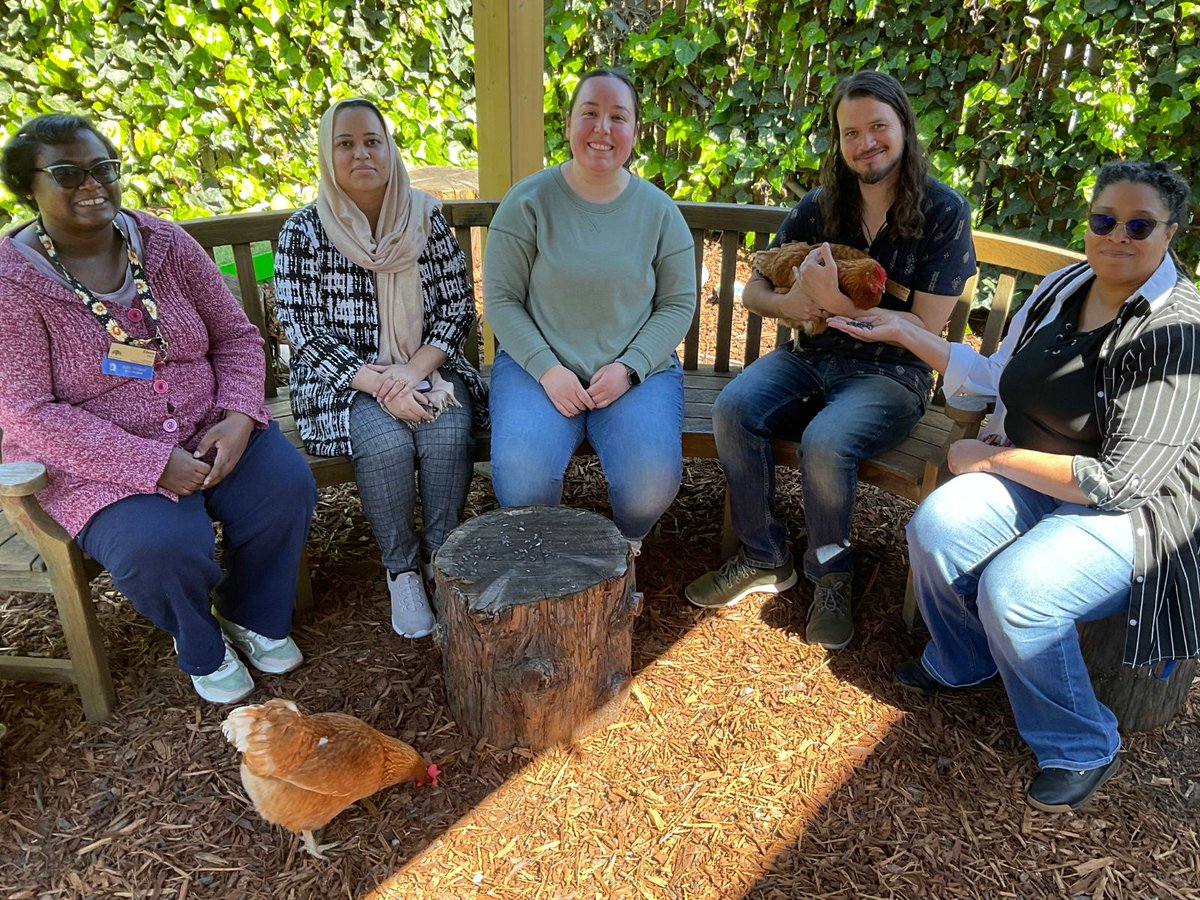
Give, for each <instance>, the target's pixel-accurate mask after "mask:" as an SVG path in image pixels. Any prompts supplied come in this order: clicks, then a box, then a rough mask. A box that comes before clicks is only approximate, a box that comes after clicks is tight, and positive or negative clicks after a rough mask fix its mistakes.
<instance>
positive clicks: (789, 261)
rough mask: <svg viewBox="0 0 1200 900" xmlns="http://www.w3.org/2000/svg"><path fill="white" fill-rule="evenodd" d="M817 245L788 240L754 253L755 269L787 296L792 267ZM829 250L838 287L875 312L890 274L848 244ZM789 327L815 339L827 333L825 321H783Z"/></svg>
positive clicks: (790, 283) (792, 276)
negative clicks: (836, 274)
mask: <svg viewBox="0 0 1200 900" xmlns="http://www.w3.org/2000/svg"><path fill="white" fill-rule="evenodd" d="M818 246H820V245H818V244H806V243H804V242H803V241H789V242H788V243H786V244H783V245H782V246H780V247H772V248H771V249H770V250H760V251H758V252H757V253H755V254H754V268H756V269H757V270H758V271H759V272H760V273H762V275H764V276H765V277H766V279H767V280H768V281H770V282H771V284H772V285H773V286H774V288H775V293H777V294H786V293H787V292H788V291H789V290H790V289H791V287H792V284H793V283H794V282H795V280H796V278H795V276H794V275H793V274H792V267H793V266H798V265H800V263H802V262H804V259H805V257H807V256H808V254H809V252H810V251H811V250H814V249H816V247H818ZM829 249H830V251H831V252H832V254H833V259H834V262H836V263H837V272H838V287H839V288H840V289H841V291H842V293H843V294H845V295H846V296H847V297H849V298H850V299H851V300H852V301H853V302H854V305H855V306H856V307H858V308H859V309H874V308H875V307H876V306H878V305H879V301H880V300H881V299H882V298H883V290H884V287H885V286H886V285H887V272H885V271H884V269H883V266H881V265H880V264H879V263H878V262H876V261H875V260H874V259H872V258H871V257H870V256H868V255H867V254H866V253H864V252H863V251H862V250H856V249H855V248H853V247H847V246H846V245H845V244H830V245H829ZM780 321H781V322H783V323H784V324H785V325H787V326H788V327H789V328H802V329H803V330H804V333H805V334H807V335H809V336H812V335H814V334H820V333H821V332H822V331H824V330H825V328H826V325H825V320H824V319H780Z"/></svg>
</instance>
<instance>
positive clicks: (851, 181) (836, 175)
mask: <svg viewBox="0 0 1200 900" xmlns="http://www.w3.org/2000/svg"><path fill="white" fill-rule="evenodd" d="M859 97H873V98H874V99H876V100H878V101H880V102H881V103H886V104H887V105H888V106H890V107H891V108H892V109H894V110H895V111H896V115H897V116H899V118H900V125H901V127H902V128H903V129H904V155H903V156H902V157H901V158H900V169H899V172H900V177H899V179H898V180H897V182H896V198H895V200H894V201H893V202H892V207H891V209H889V210H888V214H887V221H888V227H889V228H890V229H891V230H892V231H894V232H895V233H897V234H899V235H900V236H902V237H921V235H922V233H923V231H924V227H925V216H924V214H923V213H922V211H921V206H922V204H923V203H924V201H925V181H926V179H927V178H928V176H929V160H928V158H927V157H926V156H925V148H924V147H922V146H921V141H920V140H919V139H918V138H917V117H916V115H915V114H914V113H913V108H912V104H911V103H909V101H908V94H906V93H905V92H904V86H903V85H902V84H900V82H899V81H897V80H896V79H895V78H893V77H892V76H891V75H888V74H886V73H884V72H875V71H869V70H868V71H862V72H855V73H854V74H853V75H851V76H850V77H849V78H843V79H842V80H841V81H840V82H838V85H837V87H835V88H834V89H833V96H832V97H831V98H830V99H829V151H828V152H827V153H826V154H825V158H824V159H823V160H821V172H820V184H821V192H820V194H818V195H817V202H818V204H819V205H820V208H821V219H822V220H823V221H824V223H825V228H826V230H827V231H828V232H829V233H830V234H831V235H839V236H847V235H852V234H856V233H857V232H858V230H859V229H860V228H861V227H862V193H861V191H859V189H858V176H857V175H855V174H854V172H853V171H851V169H850V167H849V166H848V165H846V160H845V159H844V158H843V157H842V147H841V143H842V142H841V134H840V129H839V128H838V118H837V112H838V107H839V106H840V105H841V103H842V101H843V100H857V99H858V98H859Z"/></svg>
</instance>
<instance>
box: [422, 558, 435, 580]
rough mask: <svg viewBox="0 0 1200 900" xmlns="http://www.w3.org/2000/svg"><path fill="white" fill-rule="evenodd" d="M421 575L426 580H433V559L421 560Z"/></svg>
mask: <svg viewBox="0 0 1200 900" xmlns="http://www.w3.org/2000/svg"><path fill="white" fill-rule="evenodd" d="M421 577H422V578H424V579H425V580H426V581H427V582H428V581H433V560H430V561H429V562H425V560H421Z"/></svg>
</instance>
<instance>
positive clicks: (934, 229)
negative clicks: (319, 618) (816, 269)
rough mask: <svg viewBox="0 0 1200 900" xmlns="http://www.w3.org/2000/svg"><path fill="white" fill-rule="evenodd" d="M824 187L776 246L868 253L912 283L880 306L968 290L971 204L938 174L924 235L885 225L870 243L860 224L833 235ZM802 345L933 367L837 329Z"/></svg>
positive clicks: (904, 307) (797, 211)
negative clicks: (839, 247)
mask: <svg viewBox="0 0 1200 900" xmlns="http://www.w3.org/2000/svg"><path fill="white" fill-rule="evenodd" d="M821 190H822V189H821V188H813V189H812V190H811V191H809V192H808V193H807V194H805V195H804V196H803V197H802V198H801V199H800V202H799V203H797V204H796V205H795V206H794V207H792V210H791V212H789V213H788V214H787V218H785V219H784V220H783V223H782V224H781V225H780V226H779V230H778V231H777V232H776V233H775V237H774V238H773V239H772V241H771V246H772V247H778V246H780V245H781V244H786V243H787V242H788V241H804V242H805V243H806V244H820V243H822V242H824V241H830V242H832V243H836V244H845V245H846V246H848V247H854V248H855V249H857V250H862V251H864V252H866V253H867V254H868V255H870V257H871V258H872V259H874V260H875V261H876V262H878V263H879V264H880V265H881V266H883V268H884V271H885V272H887V277H888V281H889V282H894V283H895V284H897V285H901V286H903V287H905V288H908V296H907V297H904V298H901V297H897V296H895V295H894V294H893V293H891V292H890V290H889V292H888V293H885V294H884V295H883V299H882V300H881V301H880V303H879V306H880V308H882V309H895V310H900V311H903V312H911V311H912V292H914V291H921V292H923V293H927V294H938V295H941V296H944V297H957V296H959V295H960V294H961V293H962V292H963V288H964V287H965V286H966V284H967V279H969V278H970V277H971V276H972V275H974V274H975V269H976V265H975V243H974V241H973V240H972V238H971V205H970V204H969V203H968V202H967V201H966V198H964V197H963V196H962V195H961V194H959V193H958V192H957V191H955V190H954V189H953V188H951V187H949V186H948V185H945V184H943V183H942V182H940V181H938V180H937V179H936V178H933V177H929V178H928V180H927V181H926V184H925V201H924V203H923V204H922V206H921V213H922V216H923V217H924V220H925V221H924V227H923V230H922V233H921V236H920V237H901V236H900V235H898V234H896V233H895V232H893V231H892V229H891V227H890V226H889V225H884V227H883V228H881V229H880V231H879V234H877V235H876V236H875V240H874V241H871V242H870V243H868V242H867V238H866V236H865V235H864V234H863V233H862V229H861V228H859V229H855V231H854V233H853V234H832V233H831V232H829V231H828V230H827V229H826V228H825V224H824V222H823V220H822V219H821V206H820V203H819V202H818V198H819V197H820V195H821ZM890 288H891V285H889V289H890ZM803 346H804V349H806V350H811V351H823V352H826V353H833V354H836V355H838V356H844V357H851V358H855V359H870V360H873V361H875V362H880V363H901V364H903V365H907V366H915V367H918V368H920V369H922V370H923V371H925V372H928V371H929V367H928V366H926V365H925V364H924V363H923V362H921V361H920V360H919V359H917V358H916V357H915V356H913V354H911V353H909V352H908V351H907V350H905V349H904V348H903V347H897V346H895V345H893V344H883V343H867V342H865V341H860V340H858V339H856V338H854V337H851V336H850V335H848V334H843V333H842V332H840V331H838V330H837V329H835V328H829V329H826V330H825V331H823V332H821V333H820V334H818V335H816V336H815V337H811V338H806V339H805V340H804V342H803Z"/></svg>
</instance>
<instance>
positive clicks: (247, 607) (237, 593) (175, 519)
mask: <svg viewBox="0 0 1200 900" xmlns="http://www.w3.org/2000/svg"><path fill="white" fill-rule="evenodd" d="M316 504H317V485H316V482H314V481H313V475H312V471H311V470H310V469H309V468H308V465H307V463H305V462H304V459H303V458H302V457H301V456H300V454H299V453H297V452H296V450H295V448H294V447H293V446H292V445H291V443H289V442H288V439H287V438H285V437H284V436H283V433H282V432H281V431H280V430H279V426H278V425H277V424H276V423H274V422H272V423H271V424H270V426H268V427H267V428H265V429H255V430H254V431H253V432H252V433H251V435H250V441H249V442H248V443H247V444H246V450H245V452H244V453H242V458H241V459H239V460H238V462H237V465H236V466H234V467H233V471H232V472H230V473H229V474H228V475H226V476H225V478H224V479H223V480H222V481H221V482H220V484H217V485H216V486H215V487H211V488H209V489H208V490H206V491H202V492H197V493H195V494H189V495H188V496H186V497H180V498H179V502H178V503H175V502H173V501H171V500H169V499H167V498H166V497H164V496H163V495H162V494H134V495H133V496H131V497H125V498H124V499H122V500H118V501H117V502H116V503H113V504H110V505H109V506H106V507H104V508H103V509H101V510H100V511H99V512H97V513H96V514H95V515H94V516H92V517H91V518H90V519H88V521H87V524H86V525H84V526H83V529H82V530H81V531H80V532H79V535H78V537H76V539H75V540H76V542H77V543H78V544H79V546H80V547H81V548H83V551H84V552H85V553H87V555H88V556H90V557H92V558H93V559H95V560H97V561H98V562H99V563H100V564H101V565H102V566H104V568H106V569H108V571H109V572H110V573H111V574H112V579H113V584H115V585H116V587H117V590H119V591H120V592H121V593H122V594H124V595H125V596H126V597H128V598H129V602H130V603H132V604H133V607H134V609H136V610H137V611H138V612H140V613H141V614H142V615H143V616H145V617H146V618H147V619H149V620H150V621H151V622H153V623H154V624H155V625H156V626H157V627H159V628H161V629H162V630H163V631H166V632H167V633H168V634H170V635H172V636H173V637H174V638H175V643H176V648H177V653H178V657H179V668H181V669H183V671H185V672H187V673H188V674H189V675H207V674H209V673H210V672H214V671H216V669H217V667H218V666H220V665H221V660H222V659H224V657H225V643H224V641H223V640H222V638H221V629H220V627H219V626H218V625H217V620H216V619H214V618H213V616H212V612H211V611H210V607H212V606H216V608H217V612H219V613H220V614H221V615H222V616H224V617H225V618H226V619H228V620H229V621H230V622H233V623H235V624H237V625H241V626H243V627H244V628H249V629H250V630H252V631H257V632H258V633H259V634H264V635H266V636H267V637H270V638H282V637H287V636H288V634H289V633H290V632H291V630H292V607H293V605H294V603H295V599H296V578H297V574H298V572H299V566H300V555H301V554H302V553H303V552H304V542H305V540H306V539H307V537H308V526H309V523H310V521H311V520H312V512H313V508H314V507H315V506H316ZM214 519H216V520H218V521H220V522H221V523H222V525H223V528H222V545H223V547H224V551H223V562H224V563H225V575H224V576H222V574H221V566H220V565H219V564H218V563H217V559H216V550H215V535H214V533H213V520H214Z"/></svg>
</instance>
